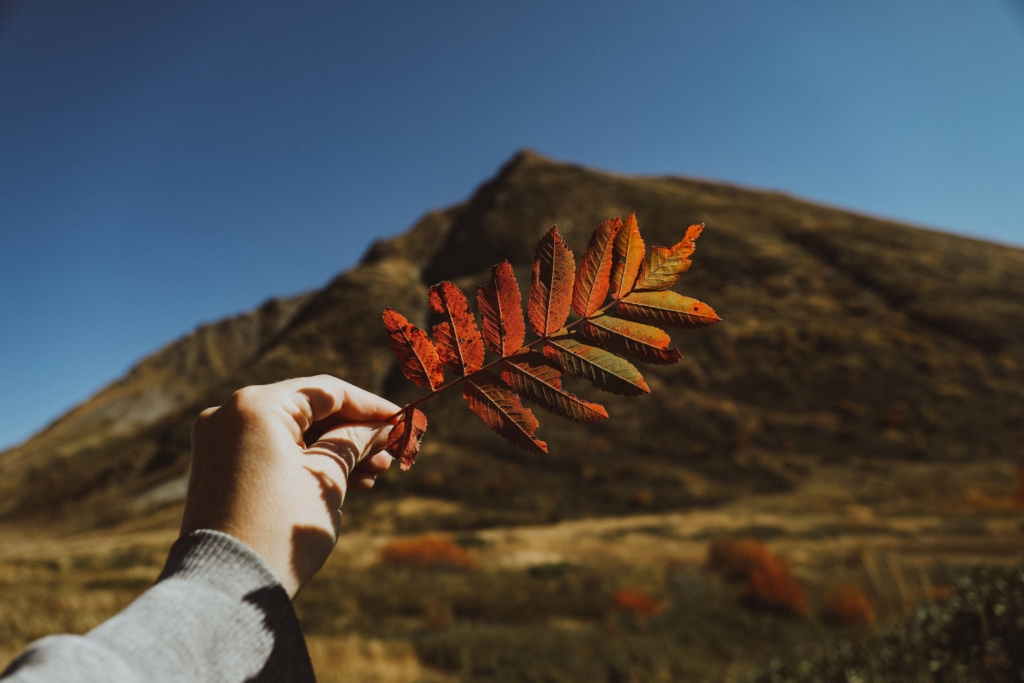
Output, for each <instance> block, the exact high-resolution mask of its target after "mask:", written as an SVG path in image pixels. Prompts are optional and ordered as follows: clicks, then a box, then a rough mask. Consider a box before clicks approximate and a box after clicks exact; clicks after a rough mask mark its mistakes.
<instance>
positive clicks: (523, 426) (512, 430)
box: [463, 370, 548, 453]
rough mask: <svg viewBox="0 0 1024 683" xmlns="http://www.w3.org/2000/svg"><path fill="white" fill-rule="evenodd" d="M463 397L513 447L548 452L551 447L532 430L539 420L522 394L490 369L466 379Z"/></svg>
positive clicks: (531, 451)
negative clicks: (504, 382)
mask: <svg viewBox="0 0 1024 683" xmlns="http://www.w3.org/2000/svg"><path fill="white" fill-rule="evenodd" d="M463 397H464V398H466V399H467V400H468V401H469V407H470V409H471V410H472V411H473V412H474V413H476V414H477V416H478V417H479V418H480V419H481V420H482V421H483V423H484V424H485V425H487V426H488V427H490V428H491V429H492V430H494V432H496V433H497V434H498V435H499V436H501V437H503V438H504V439H505V440H507V441H508V442H509V443H511V444H512V445H513V446H517V447H519V448H522V449H523V450H524V451H529V452H530V453H547V452H548V446H547V444H546V443H544V442H543V441H540V440H538V439H537V438H536V437H535V436H534V435H533V433H534V432H535V431H537V427H538V426H539V423H538V422H537V418H535V417H534V416H533V413H532V412H531V411H530V409H529V408H524V407H523V404H522V402H520V400H519V397H518V396H517V395H515V394H514V393H512V392H511V391H509V390H508V388H507V387H506V386H505V385H504V384H502V383H501V381H500V380H499V379H498V378H497V377H495V376H494V375H493V374H491V373H490V372H488V371H486V370H485V371H483V372H480V373H477V374H476V375H474V376H473V377H471V378H467V379H466V388H465V391H464V392H463Z"/></svg>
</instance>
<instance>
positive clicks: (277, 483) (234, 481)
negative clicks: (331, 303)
mask: <svg viewBox="0 0 1024 683" xmlns="http://www.w3.org/2000/svg"><path fill="white" fill-rule="evenodd" d="M398 411H399V407H398V406H396V405H395V404H393V403H391V402H390V401H386V400H384V399H382V398H380V397H379V396H375V395H374V394H371V393H369V392H368V391H364V390H363V389H360V388H359V387H356V386H353V385H351V384H349V383H348V382H343V381H342V380H340V379H337V378H336V377H331V376H329V375H319V376H317V377H303V378H299V379H290V380H286V381H284V382H278V383H276V384H267V385H264V386H252V387H246V388H244V389H240V390H238V391H236V392H235V393H234V394H232V395H231V398H229V399H228V401H227V402H226V403H225V404H224V405H223V406H220V407H218V408H208V409H206V410H204V411H203V412H202V413H201V414H200V415H199V417H198V418H196V422H195V425H194V426H193V428H192V474H191V476H190V477H189V482H188V495H187V497H186V499H185V515H184V518H183V519H182V525H181V533H182V534H183V535H184V534H187V533H188V532H190V531H194V530H196V529H213V530H216V531H223V532H224V533H227V534H230V535H232V536H234V537H235V538H237V539H239V540H240V541H242V542H243V543H245V544H247V545H248V546H249V547H251V548H252V549H253V550H255V551H256V552H257V553H258V554H259V555H260V556H261V557H263V559H264V560H266V561H267V563H268V564H269V565H270V567H271V568H272V569H273V570H274V572H275V573H276V574H277V576H278V578H279V579H280V580H281V583H282V584H283V585H284V587H285V590H286V591H288V595H289V596H292V597H294V596H295V594H296V593H298V591H299V589H300V588H301V587H302V586H303V584H305V583H306V581H308V580H309V579H310V578H312V576H313V575H314V574H315V573H316V572H317V571H318V570H319V569H320V567H322V566H323V564H324V562H326V561H327V558H328V556H329V555H330V554H331V551H332V550H333V549H334V545H335V543H337V540H338V534H339V533H340V529H341V504H342V502H343V501H344V500H345V493H346V492H347V490H348V487H349V486H352V487H353V488H356V489H368V488H370V487H371V486H373V483H374V480H375V478H376V476H377V475H378V474H380V473H381V472H383V471H384V470H386V469H387V468H388V466H389V465H390V464H391V461H392V458H391V456H390V455H389V454H388V453H387V452H386V451H384V448H385V446H386V444H387V436H388V433H389V432H390V430H391V428H390V426H389V425H388V424H387V422H385V420H386V419H387V418H388V417H390V416H391V415H394V414H395V413H396V412H398ZM303 435H306V437H307V438H309V437H312V438H311V440H313V441H315V443H312V444H307V443H306V441H305V440H304V436H303Z"/></svg>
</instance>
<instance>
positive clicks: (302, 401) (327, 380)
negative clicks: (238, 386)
mask: <svg viewBox="0 0 1024 683" xmlns="http://www.w3.org/2000/svg"><path fill="white" fill-rule="evenodd" d="M273 386H275V387H277V388H278V389H282V390H284V391H286V392H288V393H289V394H291V397H292V399H293V400H294V401H295V405H296V407H297V408H298V409H299V411H300V413H301V415H302V416H303V417H304V418H305V420H306V424H304V425H301V426H302V427H303V431H305V430H306V429H308V428H309V427H310V425H312V424H313V423H314V422H317V421H319V420H323V419H325V418H328V417H332V418H333V417H334V416H335V415H337V416H338V419H340V420H342V421H345V422H369V421H371V420H380V421H384V420H387V419H388V418H389V417H391V416H392V415H394V414H395V413H397V412H398V411H399V410H401V408H399V407H398V406H396V405H395V404H394V403H392V402H391V401H388V400H387V399H384V398H381V397H380V396H377V395H376V394H372V393H370V392H369V391H366V390H365V389H360V388H359V387H357V386H355V385H353V384H349V383H348V382H345V381H343V380H340V379H338V378H337V377H332V376H331V375H317V376H315V377H299V378H297V379H288V380H285V381H283V382H278V383H277V384H276V385H273Z"/></svg>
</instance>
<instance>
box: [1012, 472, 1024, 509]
mask: <svg viewBox="0 0 1024 683" xmlns="http://www.w3.org/2000/svg"><path fill="white" fill-rule="evenodd" d="M1010 501H1011V504H1012V505H1013V507H1014V508H1015V509H1017V510H1024V465H1021V466H1020V467H1018V468H1017V488H1016V489H1015V490H1014V492H1013V495H1012V496H1011V497H1010Z"/></svg>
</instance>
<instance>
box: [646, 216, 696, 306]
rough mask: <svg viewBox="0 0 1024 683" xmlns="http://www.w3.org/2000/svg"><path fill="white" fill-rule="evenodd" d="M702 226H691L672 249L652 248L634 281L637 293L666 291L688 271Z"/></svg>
mask: <svg viewBox="0 0 1024 683" xmlns="http://www.w3.org/2000/svg"><path fill="white" fill-rule="evenodd" d="M703 229H704V226H703V224H698V225H691V226H690V227H688V228H687V229H686V235H685V236H684V237H683V239H681V240H679V243H678V244H676V245H675V246H673V247H654V248H652V249H651V253H650V254H648V255H647V258H646V259H644V262H643V265H642V266H641V267H640V275H639V276H638V277H637V279H636V287H635V288H634V289H635V291H637V292H642V291H648V292H653V291H659V290H663V289H668V288H669V287H671V286H672V285H674V284H675V283H676V280H678V279H679V276H680V275H682V274H683V273H685V272H686V271H687V270H689V269H690V265H691V264H692V263H693V261H691V260H690V255H691V254H693V250H694V249H695V248H696V246H697V245H696V244H695V242H694V241H695V240H696V239H697V238H698V237H700V233H701V230H703Z"/></svg>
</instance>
